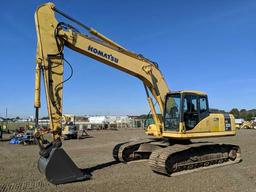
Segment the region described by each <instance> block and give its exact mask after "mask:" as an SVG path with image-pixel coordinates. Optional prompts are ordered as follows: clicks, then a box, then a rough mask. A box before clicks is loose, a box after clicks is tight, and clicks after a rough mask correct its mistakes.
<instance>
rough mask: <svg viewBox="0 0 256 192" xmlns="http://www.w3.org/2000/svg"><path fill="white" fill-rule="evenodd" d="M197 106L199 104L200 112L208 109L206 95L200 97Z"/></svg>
mask: <svg viewBox="0 0 256 192" xmlns="http://www.w3.org/2000/svg"><path fill="white" fill-rule="evenodd" d="M199 106H200V113H204V112H206V111H208V110H207V100H206V97H200V99H199Z"/></svg>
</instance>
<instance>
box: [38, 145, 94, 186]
mask: <svg viewBox="0 0 256 192" xmlns="http://www.w3.org/2000/svg"><path fill="white" fill-rule="evenodd" d="M38 169H39V171H40V172H41V173H42V174H44V175H45V176H46V179H47V180H48V181H49V182H50V183H52V184H54V185H59V184H65V183H71V182H77V181H83V180H87V179H90V178H91V175H89V174H86V173H83V171H82V170H81V169H79V168H78V167H77V166H76V164H75V163H74V162H73V161H72V160H71V158H70V157H69V156H68V154H67V153H66V152H65V151H64V149H62V148H52V150H51V152H50V154H49V156H48V157H43V156H40V158H39V160H38Z"/></svg>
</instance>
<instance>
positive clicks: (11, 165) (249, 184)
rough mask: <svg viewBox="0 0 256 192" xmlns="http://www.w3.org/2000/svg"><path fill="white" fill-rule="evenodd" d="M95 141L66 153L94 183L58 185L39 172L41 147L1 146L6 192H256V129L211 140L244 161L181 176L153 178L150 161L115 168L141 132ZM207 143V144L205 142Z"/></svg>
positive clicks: (103, 134) (96, 135)
mask: <svg viewBox="0 0 256 192" xmlns="http://www.w3.org/2000/svg"><path fill="white" fill-rule="evenodd" d="M90 135H92V136H93V138H88V139H84V140H69V141H64V148H65V150H66V152H67V153H68V154H69V155H70V156H71V158H72V159H73V160H74V162H75V163H76V164H77V165H78V166H79V167H80V168H91V170H92V179H91V180H88V181H83V182H77V183H71V184H66V185H58V186H54V185H52V184H50V183H48V182H47V181H46V179H45V177H44V176H43V175H41V174H40V173H39V171H38V170H37V159H38V147H37V146H22V145H10V144H8V143H7V142H0V192H6V191H15V192H17V191H69V192H70V191H97V192H98V191H104V192H105V191H118V192H122V191H125V192H128V191H145V192H146V191H147V192H149V191H176V192H177V191H186V192H187V191H195V192H198V191H203V192H206V191H225V192H227V191H232V192H235V191H239V192H240V191H250V192H251V191H255V192H256V130H240V131H238V135H237V137H228V138H216V139H209V140H211V141H214V142H221V143H235V144H238V145H240V147H241V149H242V157H243V162H242V163H240V164H235V165H231V166H224V167H220V168H215V169H208V170H202V171H200V172H194V173H189V174H186V175H180V176H175V177H166V176H162V175H158V174H155V173H153V172H152V171H151V170H150V168H149V166H148V164H147V161H140V162H131V163H128V164H122V163H115V162H114V161H113V158H112V148H113V147H114V146H115V144H116V143H119V142H123V141H126V140H129V139H135V138H141V137H145V135H144V132H143V130H141V129H128V130H119V131H91V132H90ZM204 140H206V139H204Z"/></svg>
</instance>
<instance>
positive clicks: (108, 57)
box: [88, 45, 118, 63]
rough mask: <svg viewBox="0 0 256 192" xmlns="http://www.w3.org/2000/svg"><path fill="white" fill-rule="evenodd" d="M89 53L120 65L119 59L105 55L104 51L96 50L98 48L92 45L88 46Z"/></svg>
mask: <svg viewBox="0 0 256 192" xmlns="http://www.w3.org/2000/svg"><path fill="white" fill-rule="evenodd" d="M88 51H90V52H92V53H94V54H96V55H99V56H101V57H104V58H106V59H107V60H109V61H113V62H115V63H118V59H117V58H116V57H114V56H113V55H112V54H107V53H104V52H103V51H101V50H98V49H96V48H94V47H92V46H90V45H89V46H88Z"/></svg>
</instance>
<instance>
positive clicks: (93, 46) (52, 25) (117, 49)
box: [34, 3, 169, 184]
mask: <svg viewBox="0 0 256 192" xmlns="http://www.w3.org/2000/svg"><path fill="white" fill-rule="evenodd" d="M55 13H58V14H61V15H62V16H64V17H66V18H67V19H69V20H71V21H72V22H74V23H76V24H77V25H80V26H81V27H83V28H85V29H86V30H87V31H88V33H89V34H91V36H88V35H85V34H82V33H80V32H79V31H78V30H77V29H75V28H74V27H73V26H71V25H69V24H65V23H63V22H58V21H57V20H56V17H55ZM35 23H36V31H37V40H38V41H37V55H36V76H35V102H34V106H35V109H36V113H35V116H36V127H38V116H39V108H40V103H41V102H40V92H41V87H40V85H41V79H42V76H43V81H44V87H45V92H46V94H45V95H46V98H47V99H46V100H47V108H48V114H49V118H50V133H51V134H52V136H53V141H52V142H50V144H48V145H44V144H43V142H42V141H43V135H44V132H42V131H41V132H40V131H38V132H37V133H36V134H35V135H36V137H37V140H38V144H39V147H40V159H39V164H38V167H39V170H40V171H41V172H43V173H45V175H46V177H47V179H48V180H49V181H50V182H52V183H54V184H59V183H65V182H70V181H76V180H81V179H85V178H87V177H88V176H87V175H84V174H82V172H81V171H80V170H79V169H78V168H77V167H76V166H75V164H74V163H73V162H72V160H71V159H70V158H69V157H68V155H67V154H66V153H65V151H64V150H63V149H61V148H60V147H61V140H60V137H61V134H62V122H61V121H62V94H63V93H62V92H63V91H62V90H63V72H64V71H63V68H64V67H63V64H64V47H68V48H70V49H72V50H74V51H76V52H79V53H81V54H83V55H85V56H88V57H91V58H93V59H95V60H98V61H100V62H101V63H104V64H107V65H109V66H111V67H114V68H116V69H119V70H121V71H123V72H125V73H128V74H130V75H132V76H134V77H137V78H138V79H140V80H141V81H142V82H143V84H144V86H145V89H146V93H147V99H148V102H149V106H150V108H151V112H152V115H153V118H154V121H155V124H154V125H152V126H153V127H154V128H155V129H154V131H153V133H151V134H153V135H155V136H156V137H161V131H162V126H163V123H162V119H161V118H159V116H158V115H157V113H156V110H155V107H154V104H153V101H152V98H151V97H150V95H149V91H150V92H151V94H152V95H153V97H154V98H155V100H156V102H157V103H158V106H159V109H160V112H161V114H163V108H164V102H165V95H166V94H167V93H168V92H169V88H168V85H167V84H166V82H165V80H164V77H163V75H162V73H161V71H160V70H159V68H158V66H157V64H156V63H154V62H152V61H151V60H149V59H147V58H145V57H143V56H142V55H139V54H136V53H133V52H131V51H128V50H127V49H125V48H123V47H122V46H120V45H118V44H117V43H115V42H113V41H112V40H110V39H109V38H107V37H105V36H104V35H102V34H100V33H99V32H97V31H96V30H95V29H92V28H90V27H87V26H85V25H83V24H81V23H80V22H78V21H76V20H75V19H73V18H71V17H69V16H67V15H66V14H65V13H63V12H62V11H60V10H58V9H56V8H55V5H54V4H53V3H47V4H44V5H42V6H40V7H39V8H38V9H37V10H36V13H35ZM148 90H149V91H148ZM54 162H55V163H54ZM56 162H57V163H56ZM57 164H58V165H57ZM53 170H54V171H53ZM56 170H62V171H56ZM64 172H65V173H66V174H64ZM57 173H58V174H57Z"/></svg>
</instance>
